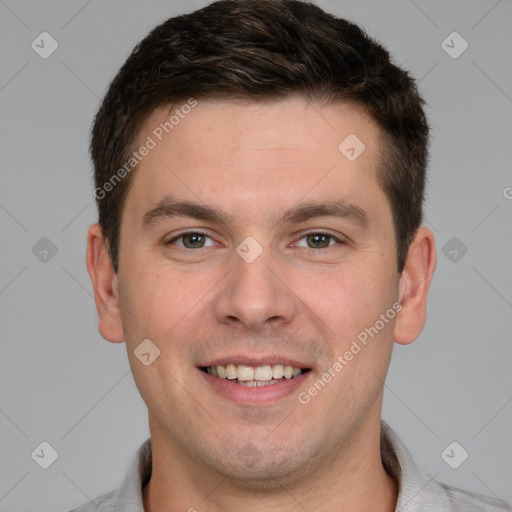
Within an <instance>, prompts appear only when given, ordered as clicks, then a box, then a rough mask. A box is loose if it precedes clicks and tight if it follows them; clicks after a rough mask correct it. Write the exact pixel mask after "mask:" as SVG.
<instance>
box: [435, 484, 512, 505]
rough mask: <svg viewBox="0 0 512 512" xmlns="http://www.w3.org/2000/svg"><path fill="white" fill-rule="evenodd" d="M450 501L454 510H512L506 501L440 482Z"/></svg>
mask: <svg viewBox="0 0 512 512" xmlns="http://www.w3.org/2000/svg"><path fill="white" fill-rule="evenodd" d="M439 485H440V486H441V488H442V489H443V491H444V492H445V494H446V496H447V497H448V501H449V502H450V505H451V508H452V509H453V511H454V512H499V511H505V510H506V511H508V512H511V511H512V506H511V505H510V503H507V502H506V501H503V500H500V499H498V498H491V497H490V496H484V495H483V494H477V493H474V492H471V491H465V490H463V489H459V488H457V487H453V486H451V485H447V484H445V483H439Z"/></svg>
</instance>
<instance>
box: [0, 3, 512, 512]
mask: <svg viewBox="0 0 512 512" xmlns="http://www.w3.org/2000/svg"><path fill="white" fill-rule="evenodd" d="M319 4H320V5H321V6H323V7H324V8H326V9H327V10H329V11H331V12H333V13H336V14H339V15H340V16H343V17H347V18H349V19H352V20H355V21H357V22H360V23H361V24H362V25H363V26H364V27H365V28H366V29H367V31H368V32H369V33H370V34H371V35H372V36H374V37H376V38H377V39H379V40H380V41H382V42H383V43H384V44H385V45H387V47H388V48H389V50H390V51H391V53H392V55H393V56H394V58H395V60H396V62H397V63H398V64H399V65H403V66H405V67H406V68H407V69H409V70H411V71H412V73H413V74H414V76H415V77H417V78H418V79H419V80H420V88H421V91H422V93H423V95H424V97H425V98H426V100H427V102H428V104H429V106H428V115H429V118H430V121H431V124H432V128H433V144H432V152H431V165H430V186H429V198H428V202H427V223H428V225H429V226H430V227H431V228H432V229H433V231H434V233H435V235H436V239H437V248H438V266H437V271H436V275H435V277H434V281H433V285H432V289H431V295H430V300H429V318H428V323H427V327H426V328H425V330H424V332H423V333H422V335H421V337H420V339H419V340H417V341H416V342H415V343H414V344H412V345H411V346H408V347H401V346H397V347H396V350H395V352H394V355H393V361H392V365H391V369H390V374H389V378H388V380H387V385H386V391H385V404H384V413H383V417H384V418H385V419H386V420H387V421H388V423H389V424H390V425H391V426H392V427H393V428H394V429H395V430H396V431H397V432H398V434H399V435H400V436H401V437H402V439H403V440H404V442H405V443H406V445H407V446H408V447H409V449H410V450H411V451H412V453H413V455H414V456H415V458H416V460H417V461H418V463H419V464H420V465H421V466H422V467H423V468H424V469H425V470H426V471H428V472H430V473H431V474H432V475H436V478H438V479H441V480H444V481H446V482H448V483H451V484H455V485H458V486H461V487H465V488H469V489H472V490H474V491H477V492H481V493H485V494H489V495H495V496H498V497H500V498H502V499H508V500H511V499H512V436H511V431H512V428H511V427H512V372H511V362H512V343H511V340H512V321H511V319H512V314H511V313H512V286H511V284H512V271H511V255H512V236H511V229H510V226H511V222H510V220H511V218H512V217H511V213H512V200H511V197H512V188H507V187H512V172H511V163H512V149H511V148H512V144H511V135H512V59H511V57H510V56H511V55H512V30H511V21H512V2H511V1H510V0H501V1H497V0H471V1H469V0H457V1H455V0H451V1H441V0H439V1H428V0H414V1H412V0H401V1H398V0H397V1H392V2H383V1H380V0H379V1H378V0H373V1H358V2H355V1H350V2H348V1H332V0H331V1H323V2H319ZM204 5H205V1H204V0H196V1H189V2H185V1H172V2H171V1H155V0H152V1H150V2H135V1H134V0H131V1H126V0H123V1H121V0H116V1H108V2H105V1H103V2H102V1H100V0H92V1H86V0H72V1H70V0H68V1H57V0H53V1H46V2H40V1H35V0H34V1H21V0H0V34H1V35H0V37H1V63H2V65H1V69H0V109H1V114H0V119H1V126H0V129H1V136H0V144H1V153H0V154H1V162H2V174H1V180H2V183H1V188H0V191H1V192H0V222H1V228H2V233H3V235H2V241H3V244H2V265H1V266H0V308H1V311H2V317H1V322H2V323H1V333H2V357H1V359H0V365H1V368H0V370H1V373H0V375H1V383H0V384H1V388H0V389H1V402H0V430H1V434H2V437H1V460H2V463H1V465H0V471H1V481H0V510H1V511H12V512H18V511H36V510H37V511H39V512H45V511H48V512H49V511H53V512H54V511H56V510H67V509H70V508H72V507H74V506H77V505H79V504H80V503H83V502H86V501H87V500H88V499H90V498H94V497H96V496H98V495H99V494H101V493H104V492H107V491H109V490H111V489H114V488H116V487H117V486H119V484H120V482H121V480H122V477H123V475H124V472H125V471H126V468H127V466H128V464H129V461H130V460H131V458H132V456H133V454H134V452H135V450H136V448H137V447H138V446H139V444H140V443H141V442H142V441H143V440H144V439H145V438H146V437H147V435H148V428H147V425H146V421H147V419H146V410H145V405H144V403H143V402H142V399H141V398H140V397H139V395H138V392H137V389H136V388H135V385H134V383H133V379H132V376H131V373H130V370H129V366H128V360H127V356H126V353H125V346H124V344H119V345H115V344H111V343H108V342H106V341H104V340H102V339H101V338H100V336H99V334H98V332H97V316H96V310H95V306H94V302H93V299H92V288H91V284H90V281H89V277H88V275H87V272H86V269H85V263H84V259H85V247H86V231H87V227H88V226H89V224H91V223H92V222H94V221H95V206H94V201H93V196H92V179H91V165H90V161H89V157H88V153H87V145H88V135H89V127H90V123H91V120H92V116H93V115H94V113H95V111H96V109H97V108H98V106H99V101H100V98H101V97H102V96H103V94H104V93H105V91H106V87H107V85H108V83H109V82H110V80H111V79H112V78H113V77H114V74H115V73H116V72H117V69H118V68H119V66H120V65H121V64H122V63H123V62H124V60H125V59H126V57H127V56H128V54H129V53H130V51H131V49H132V48H133V46H134V45H135V43H136V42H138V41H139V40H140V39H141V38H142V37H143V36H145V35H146V33H147V32H148V31H149V30H150V29H151V28H152V27H153V26H155V25H156V24H158V23H160V22H162V21H163V20H164V19H166V18H168V17H170V16H172V15H175V14H177V13H183V12H188V11H190V10H193V9H195V8H198V7H201V6H204ZM43 31H46V32H49V33H50V34H51V35H52V37H53V38H54V39H55V40H56V41H57V42H58V44H59V46H58V49H57V50H56V51H55V53H53V54H52V55H51V56H50V57H48V58H47V59H42V58H41V57H40V56H39V55H38V54H37V53H36V52H35V51H34V50H33V49H32V48H31V42H32V41H33V40H35V39H36V38H37V36H38V35H39V34H40V33H41V32H43ZM454 31H457V32H458V33H459V34H460V35H461V36H462V37H463V38H464V40H466V41H467V43H468V44H469V47H468V49H467V50H466V51H465V52H464V53H462V54H461V55H460V56H459V57H458V58H452V57H451V56H450V55H448V53H447V52H446V51H445V49H443V47H442V42H443V41H444V40H445V39H446V38H447V36H448V35H449V34H451V33H452V32H454ZM39 40H40V39H39ZM36 42H37V40H36ZM461 43H462V41H461V40H458V39H455V40H453V42H452V41H451V39H448V41H447V43H445V44H448V45H449V46H453V48H452V49H451V50H450V51H451V52H452V53H453V52H457V51H459V50H460V49H461V48H462V46H461ZM46 48H48V45H46ZM43 237H47V238H49V239H50V240H51V241H52V243H53V244H54V245H55V247H56V248H57V252H56V254H54V255H52V253H51V252H49V253H47V254H45V253H44V252H41V251H43V250H44V249H45V247H46V246H45V244H48V242H47V241H46V242H45V241H43V242H39V244H40V245H36V244H37V243H38V241H39V240H40V239H41V238H43ZM452 237H457V240H455V241H452V242H450V243H449V241H450V239H452ZM447 243H448V245H446V244H447ZM41 244H42V245H41ZM453 244H455V245H453ZM461 244H463V246H464V247H466V248H467V253H466V254H463V251H462V250H461V248H462V249H463V246H462V245H461ZM35 245H36V248H35V249H34V251H33V247H34V246H35ZM443 248H444V250H443ZM454 250H455V251H457V252H456V253H454V252H453V251H454ZM34 253H35V254H34ZM445 253H446V254H445ZM461 255H462V257H461ZM45 258H46V261H44V260H45ZM41 259H43V261H41ZM43 441H46V442H48V443H50V445H51V446H53V447H54V449H55V450H56V451H57V452H58V458H57V460H56V461H55V462H54V463H53V464H52V465H51V466H50V467H49V468H48V469H46V470H45V469H42V468H41V467H39V465H38V464H36V462H35V461H34V460H33V459H32V458H31V453H32V452H33V451H34V449H36V447H38V446H39V445H40V443H41V442H43ZM452 441H457V442H458V443H459V444H460V445H461V446H462V447H463V448H464V449H465V450H466V451H467V452H468V453H469V458H468V459H467V460H466V461H465V462H464V463H463V464H462V465H460V467H459V468H458V469H452V468H451V467H449V466H448V464H447V463H446V462H445V460H443V458H442V457H441V453H442V452H443V450H444V449H445V448H446V447H447V446H448V445H449V444H450V443H451V442H452ZM48 453H49V452H48V451H47V452H46V455H45V457H46V456H48ZM453 453H454V457H453V458H454V459H457V458H459V457H460V454H461V453H462V452H461V451H460V449H459V448H456V450H455V451H454V452H453Z"/></svg>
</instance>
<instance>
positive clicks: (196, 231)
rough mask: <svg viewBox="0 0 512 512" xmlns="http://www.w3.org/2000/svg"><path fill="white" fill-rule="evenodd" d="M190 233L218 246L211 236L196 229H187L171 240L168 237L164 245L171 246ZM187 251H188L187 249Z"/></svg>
mask: <svg viewBox="0 0 512 512" xmlns="http://www.w3.org/2000/svg"><path fill="white" fill-rule="evenodd" d="M189 233H194V234H198V235H203V236H205V237H207V238H209V239H210V240H212V241H213V242H215V243H216V244H217V241H216V240H215V239H214V238H213V237H212V236H211V235H210V234H208V232H207V231H203V230H202V229H194V228H188V229H185V230H184V231H180V232H179V233H177V234H175V235H172V236H171V237H170V238H169V239H167V237H166V239H164V242H163V243H164V245H171V244H172V243H174V242H176V240H179V239H180V238H181V237H183V236H185V235H187V234H189ZM178 247H180V246H178ZM185 249H187V247H185ZM200 249H203V247H200ZM196 250H197V249H196Z"/></svg>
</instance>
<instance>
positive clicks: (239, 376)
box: [206, 364, 302, 387]
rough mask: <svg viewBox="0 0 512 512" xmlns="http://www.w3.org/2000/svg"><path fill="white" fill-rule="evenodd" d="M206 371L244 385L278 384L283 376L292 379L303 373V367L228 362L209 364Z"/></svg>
mask: <svg viewBox="0 0 512 512" xmlns="http://www.w3.org/2000/svg"><path fill="white" fill-rule="evenodd" d="M206 371H207V372H208V373H209V374H210V375H213V376H216V377H219V378H221V379H228V380H236V381H237V382H238V384H241V385H243V386H250V387H253V386H267V385H268V384H276V383H277V382H279V381H280V380H281V379H282V378H283V377H284V378H285V379H291V378H294V377H298V376H299V375H300V374H301V373H302V369H301V368H296V367H293V366H290V365H286V366H285V365H282V364H274V365H269V364H266V365H263V366H257V367H253V366H247V365H245V364H239V365H236V364H228V365H225V366H224V365H221V364H219V365H217V366H208V367H207V368H206Z"/></svg>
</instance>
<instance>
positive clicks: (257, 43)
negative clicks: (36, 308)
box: [90, 0, 429, 272]
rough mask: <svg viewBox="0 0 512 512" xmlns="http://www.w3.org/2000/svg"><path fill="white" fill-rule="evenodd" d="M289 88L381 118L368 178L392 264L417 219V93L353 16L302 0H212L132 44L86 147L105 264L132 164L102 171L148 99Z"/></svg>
mask: <svg viewBox="0 0 512 512" xmlns="http://www.w3.org/2000/svg"><path fill="white" fill-rule="evenodd" d="M291 95H298V96H300V97H303V98H304V99H306V100H308V101H309V100H317V101H322V102H327V103H335V102H342V101H350V102H354V103H356V104H358V105H361V106H362V107H363V108H364V109H365V111H366V112H368V113H369V114H370V115H371V116H372V118H373V119H374V120H375V121H376V122H377V124H378V126H379V127H380V128H381V131H382V134H383V142H384V147H385V149H384V151H383V154H382V163H381V165H380V168H379V169H378V180H379V184H380V186H381V187H382V189H383V191H384V192H385V194H386V196H387V198H388V200H389V202H390V205H391V210H392V213H393V221H394V227H395V233H396V240H397V266H398V272H402V269H403V266H404V263H405V259H406V257H407V252H408V248H409V245H410V243H411V241H412V239H413V237H414V234H415V232H416V230H417V229H418V227H419V226H420V224H421V222H422V210H423V200H424V188H425V175H426V166H427V157H428V132H429V129H428V123H427V120H426V116H425V113H424V111H423V104H424V102H423V100H422V98H421V97H420V96H419V94H418V91H417V87H416V84H415V82H414V80H413V79H412V77H411V76H410V75H409V74H408V73H407V72H406V71H404V70H402V69H401V68H399V67H397V66H396V65H394V64H393V63H392V62H391V60H390V56H389V53H388V52H387V51H386V50H385V49H384V48H383V47H382V46H381V45H380V44H379V43H377V42H376V41H374V40H373V39H371V38H370V37H368V36H367V35H366V33H365V32H364V31H363V30H362V29H361V28H360V27H359V26H357V25H355V24H354V23H351V22H349V21H347V20H345V19H341V18H337V17H335V16H333V15H331V14H328V13H326V12H325V11H323V10H322V9H320V8H319V7H317V6H316V5H314V4H311V3H309V2H305V1H301V0H243V1H240V0H219V1H217V2H214V3H212V4H210V5H208V6H207V7H204V8H202V9H200V10H197V11H194V12H192V13H190V14H186V15H182V16H177V17H174V18H170V19H168V20H167V21H165V22H164V23H162V24H161V25H159V26H157V27H156V28H155V29H153V30H152V31H151V32H150V34H149V35H148V36H147V37H146V38H145V39H143V40H142V41H141V42H140V43H139V44H138V45H137V46H136V47H135V48H134V50H133V52H132V54H131V55H130V56H129V57H128V59H127V60H126V62H125V63H124V65H123V66H122V68H121V69H120V70H119V72H118V74H117V76H116V77H115V78H114V80H113V81H112V83H111V84H110V86H109V89H108V91H107V94H106V96H105V98H104V100H103V103H102V105H101V107H100V109H99V111H98V113H97V115H96V117H95V120H94V124H93V128H92V137H91V145H90V151H91V156H92V160H93V163H94V173H95V174H94V175H95V186H96V189H95V197H96V199H97V206H98V212H99V223H100V224H101V226H102V228H103V230H104V233H105V237H106V239H107V241H108V246H109V251H110V256H111V259H112V264H113V267H114V270H115V271H116V272H117V271H118V263H119V235H120V228H121V214H122V209H123V204H124V200H125V198H126V194H127V192H128V189H129V186H130V183H131V182H132V173H130V172H124V173H123V179H119V180H118V181H116V182H115V183H114V184H113V185H112V177H114V176H115V175H116V172H118V171H120V170H121V168H122V166H123V165H125V163H126V162H127V161H128V160H129V158H130V154H131V153H132V151H133V150H134V144H135V141H136V139H137V136H138V134H139V131H140V129H141V127H142V124H143V123H144V122H145V120H146V119H147V118H148V117H149V115H150V114H151V113H152V112H153V111H154V110H155V109H156V108H157V107H160V106H164V105H174V104H176V103H177V102H180V101H186V100H187V99H190V98H191V97H192V98H196V99H197V98H206V97H207V98H224V99H226V98H235V97H242V98H247V99H253V100H255V101H261V100H271V99H280V98H284V97H287V96H291ZM117 177H118V178H119V172H118V174H117ZM109 180H110V183H111V186H109V187H108V194H107V193H105V191H106V190H107V187H105V188H103V187H104V185H105V184H107V183H109ZM98 190H100V191H102V193H101V194H97V191H98ZM99 195H100V196H101V197H99Z"/></svg>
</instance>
